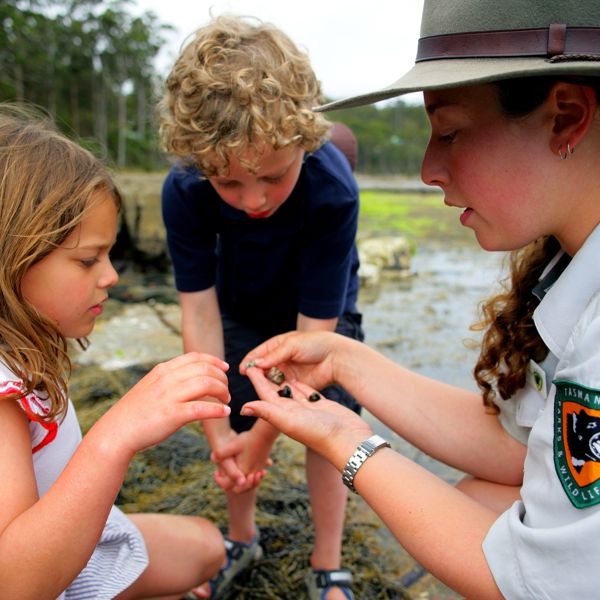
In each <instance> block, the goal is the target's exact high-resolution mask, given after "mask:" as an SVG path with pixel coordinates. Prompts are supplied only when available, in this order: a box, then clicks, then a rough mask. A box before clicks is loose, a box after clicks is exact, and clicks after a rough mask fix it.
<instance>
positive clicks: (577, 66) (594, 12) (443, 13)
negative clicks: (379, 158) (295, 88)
mask: <svg viewBox="0 0 600 600" xmlns="http://www.w3.org/2000/svg"><path fill="white" fill-rule="evenodd" d="M554 75H556V76H562V75H565V76H566V75H569V76H573V75H580V76H581V75H583V76H586V75H587V76H600V0H425V3H424V5H423V16H422V19H421V36H420V38H419V44H418V49H417V57H416V61H415V66H414V67H413V68H412V69H411V70H410V71H408V73H406V74H405V75H404V76H402V77H401V78H400V79H398V80H397V81H395V82H394V83H392V84H391V85H389V86H387V87H385V88H383V89H380V90H377V91H374V92H369V93H365V94H361V95H359V96H353V97H351V98H346V99H344V100H338V101H335V102H331V103H329V104H326V105H324V106H321V107H319V108H318V109H317V110H319V111H323V110H326V111H328V110H334V109H338V108H349V107H351V106H361V105H364V104H370V103H372V102H378V101H379V100H386V99H388V98H393V97H395V96H401V95H403V94H407V93H411V92H418V91H425V90H435V89H444V88H451V87H460V86H465V85H475V84H479V83H486V82H490V81H498V80H501V79H513V78H517V77H529V76H554Z"/></svg>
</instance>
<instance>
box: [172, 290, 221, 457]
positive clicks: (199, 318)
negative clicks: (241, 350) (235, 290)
mask: <svg viewBox="0 0 600 600" xmlns="http://www.w3.org/2000/svg"><path fill="white" fill-rule="evenodd" d="M179 304H180V306H181V332H182V337H183V349H184V351H185V352H206V353H207V354H212V355H213V356H217V357H218V358H221V359H223V360H224V358H225V349H224V344H223V325H222V323H221V313H220V311H219V301H218V300H217V292H216V289H215V287H214V286H213V287H210V288H208V289H206V290H201V291H199V292H179ZM204 430H205V432H206V437H207V438H208V442H209V443H210V446H211V448H213V447H214V446H215V445H216V444H218V443H219V441H223V440H224V439H225V438H227V437H228V436H229V435H230V432H231V427H230V426H229V419H213V422H212V423H210V422H208V421H206V422H205V423H204Z"/></svg>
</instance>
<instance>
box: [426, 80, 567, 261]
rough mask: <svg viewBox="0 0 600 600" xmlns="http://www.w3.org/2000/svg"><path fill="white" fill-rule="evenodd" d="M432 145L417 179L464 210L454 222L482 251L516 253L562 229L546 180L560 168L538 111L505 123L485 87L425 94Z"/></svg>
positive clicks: (545, 122)
mask: <svg viewBox="0 0 600 600" xmlns="http://www.w3.org/2000/svg"><path fill="white" fill-rule="evenodd" d="M424 98H425V107H426V110H427V114H428V116H429V119H430V122H431V138H430V140H429V144H428V147H427V151H426V153H425V157H424V159H423V166H422V170H421V177H422V179H423V181H424V182H425V183H427V184H429V185H437V186H439V187H440V188H441V189H442V191H443V192H444V195H445V198H444V202H445V203H446V204H447V205H448V206H455V207H458V208H460V209H462V213H461V215H460V222H461V223H462V224H463V225H464V226H466V227H470V228H471V229H473V231H474V232H475V235H476V237H477V240H478V242H479V244H480V245H481V246H482V247H483V248H485V249H486V250H512V249H515V248H520V247H522V246H524V245H526V244H528V243H529V242H531V241H533V240H535V239H537V238H538V237H540V236H541V235H548V234H550V233H553V232H554V231H556V229H557V228H558V227H559V226H560V221H561V217H562V215H561V214H560V212H559V206H558V203H556V202H553V198H554V197H556V195H557V194H556V190H553V189H552V185H553V184H552V178H551V177H549V175H550V174H551V173H553V172H556V170H557V168H558V167H560V165H559V164H558V159H557V157H556V155H555V154H553V153H552V152H551V150H550V141H549V140H550V137H549V136H550V134H551V128H549V127H548V123H550V119H549V118H548V115H547V111H545V110H544V107H543V106H542V107H540V108H539V109H537V110H536V111H534V112H533V113H532V114H530V115H528V116H527V117H524V118H521V119H512V118H508V117H507V116H505V115H504V114H503V113H502V111H501V109H500V104H499V101H498V97H497V92H496V89H495V88H494V87H493V86H491V85H480V86H472V87H463V88H456V89H449V90H438V91H431V92H425V94H424Z"/></svg>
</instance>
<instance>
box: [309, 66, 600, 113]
mask: <svg viewBox="0 0 600 600" xmlns="http://www.w3.org/2000/svg"><path fill="white" fill-rule="evenodd" d="M556 75H588V76H594V75H595V76H598V75H600V60H595V61H594V60H580V61H577V60H568V61H567V60H565V61H557V62H550V61H549V60H547V59H545V58H458V59H444V60H431V61H423V62H419V63H417V64H415V66H414V67H413V68H412V69H411V70H410V71H408V73H406V74H405V75H404V76H403V77H401V78H400V79H398V80H397V81H395V82H394V83H392V84H391V85H389V86H387V87H385V88H383V89H380V90H377V91H375V92H369V93H366V94H360V95H358V96H352V97H350V98H345V99H342V100H336V101H334V102H329V103H327V104H323V105H322V106H318V107H316V108H315V109H314V110H315V111H317V112H327V111H330V110H337V109H340V108H351V107H353V106H364V105H365V104H372V103H374V102H379V101H381V100H388V99H389V98H394V97H396V96H402V95H404V94H410V93H413V92H421V91H425V90H437V89H444V88H452V87H462V86H466V85H477V84H480V83H489V82H491V81H499V80H501V79H515V78H517V77H536V76H556Z"/></svg>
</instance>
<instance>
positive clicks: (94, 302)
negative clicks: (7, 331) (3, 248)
mask: <svg viewBox="0 0 600 600" xmlns="http://www.w3.org/2000/svg"><path fill="white" fill-rule="evenodd" d="M98 193H99V194H102V195H103V196H104V197H103V198H102V199H101V200H100V202H99V203H98V204H96V205H95V206H94V208H93V209H92V210H90V212H89V213H88V215H87V216H86V217H85V218H84V219H83V221H81V223H80V224H79V226H78V227H76V228H75V229H74V231H73V232H72V233H71V234H70V235H69V237H67V238H66V239H65V241H64V242H63V243H62V244H61V245H60V246H59V247H58V248H56V249H55V250H53V251H52V252H50V254H48V255H47V256H45V257H44V258H43V259H42V260H40V261H39V262H37V263H35V264H34V265H32V266H31V267H30V268H29V269H28V270H27V271H26V272H25V275H24V276H23V280H22V282H21V291H22V293H23V296H24V297H25V298H26V299H27V300H28V301H29V302H30V303H31V304H33V306H35V307H36V308H37V309H38V310H39V311H40V312H41V313H42V314H43V315H44V316H45V317H47V318H48V319H50V320H52V321H53V322H54V323H55V324H56V326H57V327H58V329H59V331H60V332H61V333H62V335H64V336H65V337H68V338H82V337H85V336H86V335H88V334H89V333H91V331H92V329H93V328H94V323H95V321H96V317H97V316H98V315H100V314H101V313H102V303H103V302H104V301H105V300H106V299H107V298H108V294H107V290H108V289H109V288H110V287H111V286H113V285H115V283H116V282H117V280H118V278H119V276H118V275H117V272H116V271H115V269H114V268H113V266H112V263H111V262H110V258H109V256H108V253H109V250H110V249H111V248H112V246H113V244H114V243H115V236H116V231H117V208H116V206H115V203H114V200H113V198H112V197H111V196H110V195H109V194H108V193H106V192H98Z"/></svg>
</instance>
